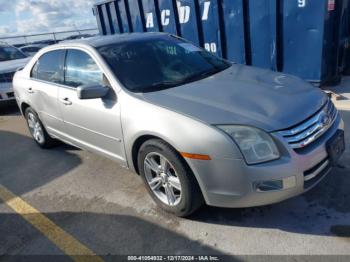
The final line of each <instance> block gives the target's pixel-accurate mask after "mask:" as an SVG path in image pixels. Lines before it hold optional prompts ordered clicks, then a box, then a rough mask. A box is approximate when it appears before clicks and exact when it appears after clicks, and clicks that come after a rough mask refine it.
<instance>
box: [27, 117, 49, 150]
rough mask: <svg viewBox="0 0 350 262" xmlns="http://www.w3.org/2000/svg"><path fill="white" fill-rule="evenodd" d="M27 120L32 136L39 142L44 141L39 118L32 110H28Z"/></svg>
mask: <svg viewBox="0 0 350 262" xmlns="http://www.w3.org/2000/svg"><path fill="white" fill-rule="evenodd" d="M27 121H28V126H29V130H30V133H31V134H32V136H33V138H34V139H35V140H36V141H37V142H38V143H39V144H42V143H44V141H45V138H44V132H43V128H42V126H41V123H40V122H39V119H38V118H37V117H36V116H35V115H34V114H33V113H32V112H29V113H28V119H27Z"/></svg>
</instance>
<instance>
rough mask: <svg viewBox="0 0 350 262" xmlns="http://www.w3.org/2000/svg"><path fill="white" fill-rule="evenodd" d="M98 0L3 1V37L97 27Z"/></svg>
mask: <svg viewBox="0 0 350 262" xmlns="http://www.w3.org/2000/svg"><path fill="white" fill-rule="evenodd" d="M95 2H98V1H96V0H0V37H4V36H9V35H23V34H34V33H46V32H53V31H55V32H57V31H66V30H75V29H86V28H96V27H97V25H96V18H95V17H94V16H93V14H92V6H93V4H94V3H95Z"/></svg>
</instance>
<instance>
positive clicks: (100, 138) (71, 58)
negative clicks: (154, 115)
mask: <svg viewBox="0 0 350 262" xmlns="http://www.w3.org/2000/svg"><path fill="white" fill-rule="evenodd" d="M64 75H65V79H64V85H65V87H62V88H60V89H59V104H60V108H61V112H62V115H63V119H64V123H65V130H66V134H67V135H68V137H67V138H68V139H69V140H70V141H71V142H72V143H74V144H76V145H78V146H80V147H83V148H87V149H89V150H92V151H96V152H98V153H102V154H104V155H105V156H107V157H110V158H112V159H114V160H117V161H119V162H120V163H121V164H122V165H125V164H126V160H125V153H124V144H123V140H122V130H121V122H120V106H119V103H118V99H117V96H116V94H115V92H114V90H113V88H112V87H111V85H110V83H109V81H108V80H107V78H106V76H105V75H104V74H103V72H102V70H101V69H100V67H99V66H98V64H97V63H96V61H95V60H94V59H93V58H92V57H91V56H90V55H89V54H88V53H86V52H85V51H82V50H79V49H68V50H67V55H66V63H65V74H64ZM80 85H103V86H107V87H109V88H110V91H109V93H108V95H107V96H106V97H104V98H96V99H84V100H81V99H79V98H78V96H77V87H78V86H80Z"/></svg>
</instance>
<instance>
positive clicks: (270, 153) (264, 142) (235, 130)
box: [217, 125, 280, 164]
mask: <svg viewBox="0 0 350 262" xmlns="http://www.w3.org/2000/svg"><path fill="white" fill-rule="evenodd" d="M217 127H218V128H220V129H221V130H223V131H225V132H226V133H227V134H228V135H230V136H231V137H232V138H233V140H234V141H235V142H236V143H237V145H238V146H239V148H240V149H241V151H242V154H243V156H244V158H245V160H246V161H247V163H248V164H257V163H262V162H267V161H271V160H274V159H277V158H279V157H280V154H279V151H278V149H277V147H276V144H275V142H274V141H273V140H272V138H271V136H270V135H269V134H267V133H266V132H264V131H262V130H260V129H257V128H254V127H249V126H238V125H219V126H217Z"/></svg>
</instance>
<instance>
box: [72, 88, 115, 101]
mask: <svg viewBox="0 0 350 262" xmlns="http://www.w3.org/2000/svg"><path fill="white" fill-rule="evenodd" d="M108 91H109V88H108V87H105V86H102V85H97V84H96V85H82V86H78V88H77V94H78V98H79V99H94V98H102V97H104V96H106V95H107V93H108Z"/></svg>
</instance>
